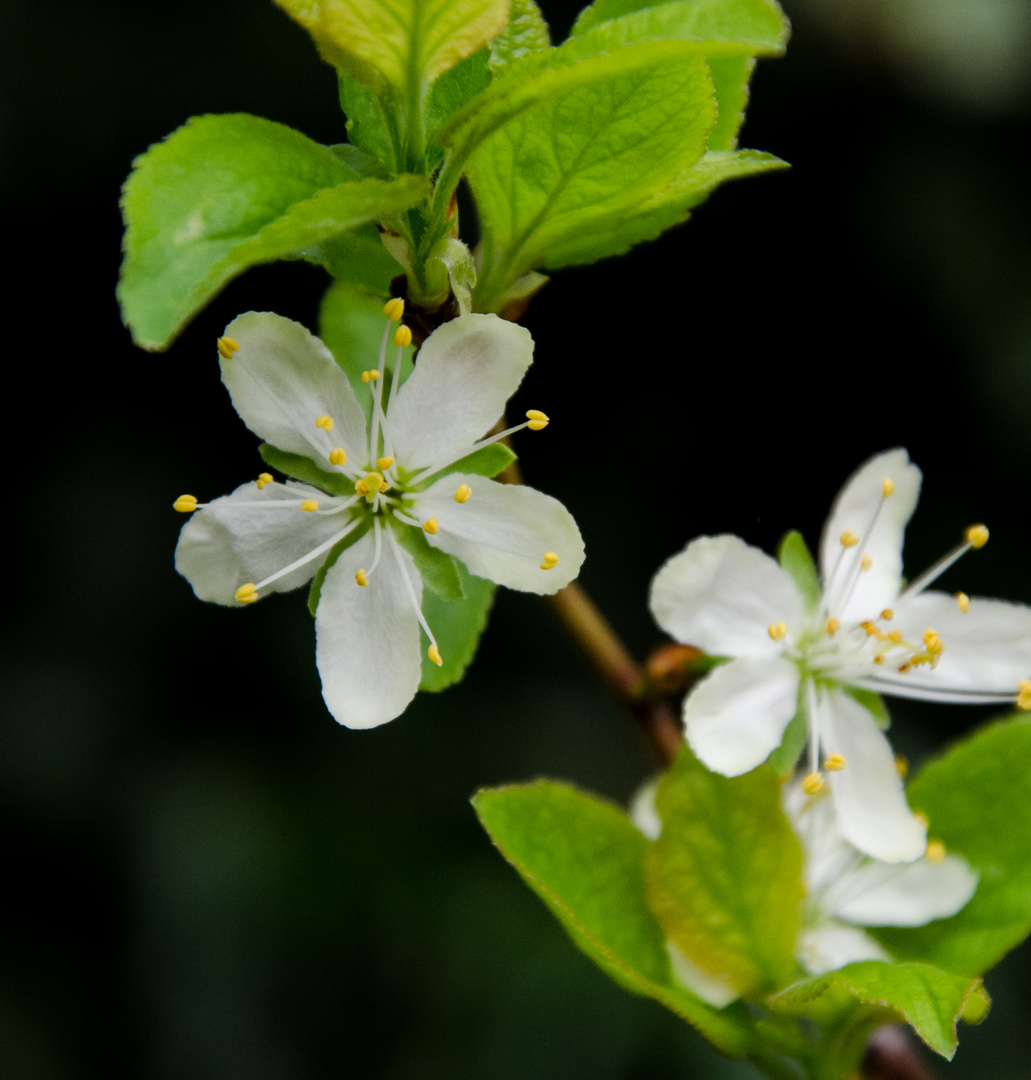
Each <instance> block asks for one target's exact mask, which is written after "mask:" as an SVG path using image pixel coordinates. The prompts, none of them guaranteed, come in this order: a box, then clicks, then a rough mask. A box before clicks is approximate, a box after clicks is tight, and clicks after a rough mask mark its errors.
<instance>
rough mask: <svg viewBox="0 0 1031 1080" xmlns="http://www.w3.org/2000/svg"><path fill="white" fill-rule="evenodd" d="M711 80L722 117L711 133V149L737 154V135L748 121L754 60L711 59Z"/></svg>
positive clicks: (735, 57)
mask: <svg viewBox="0 0 1031 1080" xmlns="http://www.w3.org/2000/svg"><path fill="white" fill-rule="evenodd" d="M708 61H709V76H710V78H711V79H712V85H713V89H714V90H715V91H716V109H717V111H718V112H719V117H718V119H717V120H716V126H715V127H714V128H713V129H712V131H710V132H709V142H708V147H709V150H710V151H713V150H736V149H737V133H738V131H740V130H741V125H742V124H743V123H744V119H745V107H746V106H747V105H748V81H749V79H751V77H752V72H753V71H754V70H755V60H754V59H753V58H752V57H751V56H710V57H708Z"/></svg>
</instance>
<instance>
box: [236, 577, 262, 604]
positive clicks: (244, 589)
mask: <svg viewBox="0 0 1031 1080" xmlns="http://www.w3.org/2000/svg"><path fill="white" fill-rule="evenodd" d="M236 599H237V602H238V603H241V604H253V603H254V601H255V600H257V599H258V594H257V592H256V591H255V588H254V582H253V581H249V582H247V584H246V585H241V586H240V587H239V588H238V589H237V590H236Z"/></svg>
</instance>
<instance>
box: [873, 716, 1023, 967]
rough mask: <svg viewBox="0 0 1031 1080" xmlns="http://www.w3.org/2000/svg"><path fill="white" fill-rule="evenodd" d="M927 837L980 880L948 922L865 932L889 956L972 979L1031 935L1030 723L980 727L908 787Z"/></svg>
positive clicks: (1006, 722) (1018, 721)
mask: <svg viewBox="0 0 1031 1080" xmlns="http://www.w3.org/2000/svg"><path fill="white" fill-rule="evenodd" d="M908 794H909V802H910V805H911V806H912V807H913V809H914V810H919V811H921V812H922V813H924V814H926V815H927V817H928V820H929V821H930V834H931V836H932V837H935V838H939V839H941V840H943V841H944V842H945V845H946V847H947V848H948V849H949V850H950V851H954V852H955V853H956V854H958V855H962V856H963V857H964V858H965V859H966V860H967V862H969V863H970V865H971V866H972V867H973V868H974V869H975V870H976V871H977V872H978V873H979V874H980V881H979V883H978V887H977V892H976V893H975V894H974V897H973V899H972V900H971V901H970V903H968V904H967V905H966V907H964V908H963V909H962V910H961V911H960V912H959V913H958V914H956V915H953V916H952V918H951V919H941V920H939V921H937V922H933V923H929V924H928V925H927V926H920V927H915V928H913V929H887V928H886V929H881V930H872V931H871V933H873V934H875V935H876V937H877V938H878V939H879V940H881V941H882V942H883V943H884V944H885V945H886V946H887V948H888V949H890V950H891V952H892V954H893V955H895V956H899V957H902V958H905V959H914V960H926V961H927V962H928V963H932V964H935V965H937V966H938V967H941V968H944V969H945V970H946V971H954V972H956V973H958V974H960V975H968V976H972V975H980V974H982V973H983V972H985V971H987V970H988V969H989V968H991V967H993V966H994V965H995V963H996V962H997V961H998V960H999V959H1000V958H1001V957H1002V956H1003V955H1004V954H1005V953H1007V952H1008V951H1009V950H1010V949H1012V948H1013V947H1014V946H1016V945H1018V944H1019V943H1020V942H1021V941H1023V940H1024V938H1025V937H1027V935H1028V933H1029V932H1031V718H1029V717H1027V716H1018V717H1014V718H1013V719H1010V720H1003V721H999V722H997V723H994V724H991V725H989V726H988V727H985V728H982V729H981V730H980V731H978V732H976V733H975V734H974V735H972V736H971V737H970V738H968V739H965V740H964V741H963V742H961V743H959V744H958V745H956V746H955V747H953V748H952V749H951V750H950V751H949V752H948V753H946V754H945V755H944V756H943V757H940V758H938V759H937V760H936V761H932V762H931V763H930V764H929V765H927V766H926V767H925V768H924V769H923V770H922V771H921V773H920V775H919V776H917V777H916V779H915V780H914V781H913V782H912V783H911V784H910V785H909V789H908Z"/></svg>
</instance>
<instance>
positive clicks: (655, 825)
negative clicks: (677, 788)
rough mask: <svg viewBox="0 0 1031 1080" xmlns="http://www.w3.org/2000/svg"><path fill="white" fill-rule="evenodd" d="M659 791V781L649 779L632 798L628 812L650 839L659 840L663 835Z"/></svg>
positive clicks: (635, 823)
mask: <svg viewBox="0 0 1031 1080" xmlns="http://www.w3.org/2000/svg"><path fill="white" fill-rule="evenodd" d="M658 791H659V781H658V780H649V781H648V783H647V784H644V785H643V786H642V787H640V788H638V790H637V794H636V795H635V796H634V797H633V798H632V799H631V800H630V809H629V810H628V811H627V813H628V814H629V816H630V820H631V821H632V822H633V823H634V825H636V826H637V829H638V831H639V832H641V833H643V834H644V835H645V836H646V837H648V839H649V840H658V838H659V837H660V836H661V835H662V818H660V817H659V811H658V807H657V806H656V805H655V796H656V795H657V794H658Z"/></svg>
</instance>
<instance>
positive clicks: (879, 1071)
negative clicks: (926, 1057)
mask: <svg viewBox="0 0 1031 1080" xmlns="http://www.w3.org/2000/svg"><path fill="white" fill-rule="evenodd" d="M862 1075H863V1080H936V1078H935V1075H934V1073H933V1072H931V1070H930V1069H929V1068H928V1067H927V1066H926V1065H925V1064H924V1063H923V1062H922V1061H921V1060H920V1058H919V1057H918V1056H917V1052H916V1050H915V1049H914V1047H913V1044H912V1042H911V1041H910V1039H909V1036H908V1035H907V1034H906V1031H905V1029H904V1028H901V1027H897V1026H895V1025H886V1026H885V1027H882V1028H878V1029H877V1030H876V1031H875V1032H874V1033H873V1034H872V1035H871V1036H870V1041H869V1042H868V1043H867V1044H866V1053H865V1054H864V1055H863V1072H862Z"/></svg>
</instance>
